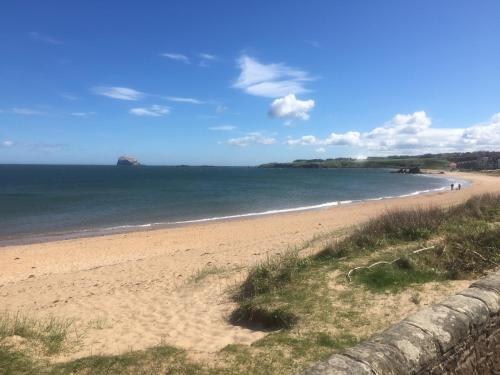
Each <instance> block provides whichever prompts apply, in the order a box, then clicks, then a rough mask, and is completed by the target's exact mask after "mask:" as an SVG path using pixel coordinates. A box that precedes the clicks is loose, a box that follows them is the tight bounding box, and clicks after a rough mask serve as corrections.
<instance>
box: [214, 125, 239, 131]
mask: <svg viewBox="0 0 500 375" xmlns="http://www.w3.org/2000/svg"><path fill="white" fill-rule="evenodd" d="M209 129H210V130H218V131H231V130H235V129H236V126H234V125H218V126H212V127H210V128H209Z"/></svg>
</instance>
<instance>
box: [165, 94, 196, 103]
mask: <svg viewBox="0 0 500 375" xmlns="http://www.w3.org/2000/svg"><path fill="white" fill-rule="evenodd" d="M167 100H170V101H171V102H177V103H189V104H203V103H205V102H203V101H201V100H198V99H195V98H181V97H178V96H167Z"/></svg>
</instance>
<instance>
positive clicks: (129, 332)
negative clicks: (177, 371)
mask: <svg viewBox="0 0 500 375" xmlns="http://www.w3.org/2000/svg"><path fill="white" fill-rule="evenodd" d="M446 176H448V177H452V178H457V179H465V180H469V181H471V182H472V184H471V186H470V187H468V188H466V189H462V190H461V191H453V192H451V191H445V192H439V193H435V194H426V195H418V196H413V197H407V198H395V199H387V200H380V201H371V202H364V203H359V204H348V205H341V206H338V207H334V208H328V209H322V210H314V211H306V212H300V213H288V214H279V215H272V216H263V217H258V218H248V219H241V220H231V221H221V222H211V223H203V224H194V225H187V226H183V227H177V228H169V229H158V230H151V231H142V232H132V233H125V234H113V235H108V236H101V237H91V238H80V239H69V240H63V241H55V242H46V243H40V244H30V245H17V246H7V247H4V248H0V306H1V309H2V310H8V311H12V312H16V311H23V312H29V313H30V314H33V315H35V316H47V315H53V316H57V317H64V318H68V319H73V320H74V321H75V325H76V327H77V329H78V330H80V331H81V332H84V333H82V335H83V337H82V340H81V341H82V345H81V347H80V348H78V350H76V351H75V352H74V353H72V354H71V357H81V356H84V355H89V354H91V353H92V354H96V353H118V352H122V351H125V350H130V349H142V348H146V347H149V346H153V345H157V344H159V343H166V344H170V345H176V346H179V347H182V348H187V349H190V350H192V351H195V352H214V351H217V350H219V349H221V348H222V347H224V346H225V345H227V344H231V343H241V344H249V343H251V342H253V341H255V340H257V339H259V338H260V337H262V336H263V335H265V333H264V332H258V331H251V330H248V329H245V328H242V327H235V326H232V325H230V324H229V323H227V321H226V317H227V315H228V314H229V313H230V312H231V310H232V308H233V307H234V306H233V304H232V303H231V302H230V301H229V299H228V293H227V290H228V288H230V287H231V286H233V285H235V284H236V283H238V282H239V281H241V279H242V278H243V277H244V276H245V272H246V270H247V269H248V267H250V266H251V265H253V264H255V263H256V262H258V261H259V260H262V259H264V258H266V257H267V256H270V255H272V254H276V253H280V252H283V251H286V250H287V249H290V248H304V251H314V250H315V249H317V248H318V247H319V246H321V244H322V241H323V238H325V237H326V235H327V234H331V233H332V232H335V231H340V230H341V229H343V228H347V227H349V226H352V225H354V224H358V223H360V222H363V221H365V220H366V219H368V218H371V217H374V216H376V215H378V214H381V213H383V212H384V211H386V210H390V209H395V208H404V207H412V206H428V205H439V206H449V205H452V204H455V203H458V202H462V201H464V200H466V199H467V198H469V197H471V196H472V195H475V194H482V193H487V192H500V179H499V178H498V177H494V176H488V175H482V174H472V173H446Z"/></svg>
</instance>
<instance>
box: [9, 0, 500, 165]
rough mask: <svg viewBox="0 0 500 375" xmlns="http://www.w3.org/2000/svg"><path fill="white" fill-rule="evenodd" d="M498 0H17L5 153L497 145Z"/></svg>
mask: <svg viewBox="0 0 500 375" xmlns="http://www.w3.org/2000/svg"><path fill="white" fill-rule="evenodd" d="M499 20H500V1H498V0H481V1H473V0H468V1H465V0H439V1H436V0H419V1H409V0H408V1H406V0H398V1H396V0H384V1H382V0H353V1H343V0H316V1H296V0H286V1H281V0H274V1H269V0H267V1H263V0H261V1H259V0H255V1H237V0H217V1H210V2H209V1H202V0H199V1H193V0H183V1H141V2H139V1H127V0H121V1H114V0H109V1H97V0H85V1H84V0H74V1H63V0H60V1H53V0H45V1H38V0H5V1H3V2H2V9H1V12H0V163H62V164H114V163H115V162H116V160H117V158H118V157H119V156H120V155H131V156H134V157H136V158H138V159H139V161H141V162H142V163H144V164H149V165H173V164H193V165H199V164H210V165H256V164H259V163H264V162H273V161H278V162H283V161H290V160H294V159H301V158H334V157H344V156H350V157H354V158H364V157H367V156H375V155H394V154H405V155H412V154H421V153H427V152H452V151H474V150H500V22H499Z"/></svg>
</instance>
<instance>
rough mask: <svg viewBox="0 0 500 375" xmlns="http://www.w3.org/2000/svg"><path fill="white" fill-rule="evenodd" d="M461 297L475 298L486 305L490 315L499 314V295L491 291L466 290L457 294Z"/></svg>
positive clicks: (479, 289)
mask: <svg viewBox="0 0 500 375" xmlns="http://www.w3.org/2000/svg"><path fill="white" fill-rule="evenodd" d="M459 294H460V295H462V296H466V297H471V298H476V299H478V300H480V301H482V302H484V303H485V304H486V306H487V307H488V309H489V310H490V315H496V314H499V313H500V294H499V293H496V292H494V291H491V290H485V289H481V288H468V289H465V290H463V291H461V292H460V293H459Z"/></svg>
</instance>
